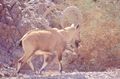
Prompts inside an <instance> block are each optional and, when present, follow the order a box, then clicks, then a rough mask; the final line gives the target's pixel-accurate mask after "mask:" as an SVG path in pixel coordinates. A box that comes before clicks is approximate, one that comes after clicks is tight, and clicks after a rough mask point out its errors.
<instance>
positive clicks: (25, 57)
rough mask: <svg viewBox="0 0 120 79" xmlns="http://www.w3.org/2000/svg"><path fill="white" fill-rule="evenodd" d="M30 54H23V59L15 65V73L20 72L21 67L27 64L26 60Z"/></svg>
mask: <svg viewBox="0 0 120 79" xmlns="http://www.w3.org/2000/svg"><path fill="white" fill-rule="evenodd" d="M31 54H32V53H26V52H25V53H24V55H23V57H22V58H20V59H19V61H18V64H17V73H19V72H20V69H21V68H22V67H23V65H24V64H25V63H27V61H28V59H29V58H30V57H31Z"/></svg>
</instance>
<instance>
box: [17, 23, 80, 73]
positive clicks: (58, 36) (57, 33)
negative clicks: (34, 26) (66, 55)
mask: <svg viewBox="0 0 120 79" xmlns="http://www.w3.org/2000/svg"><path fill="white" fill-rule="evenodd" d="M79 31H80V30H79V25H77V26H74V24H72V25H71V26H70V27H66V28H64V29H61V30H59V29H55V28H54V29H51V30H33V31H29V32H28V33H26V34H25V35H24V36H23V37H22V38H21V39H20V45H21V46H22V48H23V50H24V55H23V56H22V57H21V58H20V59H19V60H18V64H17V72H19V71H20V68H21V67H22V66H23V65H24V64H25V63H27V64H29V66H30V67H31V69H32V70H33V71H34V67H33V64H32V62H31V58H32V57H33V56H34V55H43V57H44V62H43V65H42V67H41V69H40V72H41V71H42V70H43V69H44V68H45V67H46V66H47V65H48V57H49V56H50V55H53V54H55V56H56V57H57V60H58V64H59V71H60V72H61V71H62V63H61V60H62V53H63V52H64V50H65V49H66V44H67V43H71V44H77V43H79V40H80V35H79V34H80V33H79Z"/></svg>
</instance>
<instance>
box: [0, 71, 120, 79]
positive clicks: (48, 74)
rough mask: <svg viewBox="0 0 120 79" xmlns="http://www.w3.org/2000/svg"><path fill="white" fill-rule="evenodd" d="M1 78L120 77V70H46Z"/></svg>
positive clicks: (72, 78)
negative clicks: (40, 72)
mask: <svg viewBox="0 0 120 79" xmlns="http://www.w3.org/2000/svg"><path fill="white" fill-rule="evenodd" d="M1 79H120V70H118V69H116V70H110V71H105V72H71V73H70V72H68V73H65V72H62V74H61V73H59V72H56V71H46V72H44V73H42V74H41V75H39V74H33V73H31V72H29V74H28V73H27V74H18V75H16V76H15V75H14V76H10V75H5V76H4V77H1Z"/></svg>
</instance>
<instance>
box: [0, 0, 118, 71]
mask: <svg viewBox="0 0 120 79" xmlns="http://www.w3.org/2000/svg"><path fill="white" fill-rule="evenodd" d="M71 5H74V6H77V7H78V8H79V9H80V12H81V13H80V14H82V16H81V17H82V19H81V20H77V21H79V22H80V23H81V30H80V31H81V32H80V37H81V43H80V48H79V50H78V52H77V55H74V54H72V53H69V52H68V51H66V52H65V53H64V54H63V67H64V69H63V70H64V71H66V72H73V71H105V70H109V69H119V68H120V1H119V0H0V67H1V68H3V67H4V66H5V65H7V66H8V67H14V68H15V64H14V63H15V61H16V60H18V59H19V58H20V57H21V56H22V54H23V53H22V49H21V47H17V46H16V42H17V41H18V40H19V39H20V38H21V37H22V36H23V35H24V34H25V33H26V32H27V31H28V30H31V29H34V28H35V27H37V28H40V29H46V28H45V27H46V26H50V27H55V28H59V29H61V28H62V27H61V19H62V18H61V16H62V12H63V10H64V9H65V8H66V7H69V6H71ZM56 6H59V8H58V9H53V10H52V11H51V12H50V13H48V14H47V15H46V17H45V16H43V15H44V12H45V11H46V10H47V9H48V8H49V7H56ZM70 19H72V17H71V16H69V19H68V20H67V21H66V22H65V23H67V24H68V25H69V23H70V22H69V20H70ZM62 21H64V20H62ZM63 23H64V22H63ZM63 25H64V24H63ZM66 26H67V25H66ZM36 60H37V61H36ZM33 61H34V62H33V63H34V65H35V67H36V68H40V67H41V65H42V57H41V58H40V57H36V58H34V59H33ZM53 66H54V68H53ZM24 69H26V70H27V69H28V66H26V67H24ZM47 69H50V70H56V69H58V66H57V65H55V63H54V62H52V63H51V64H50V65H49V66H48V67H47Z"/></svg>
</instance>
